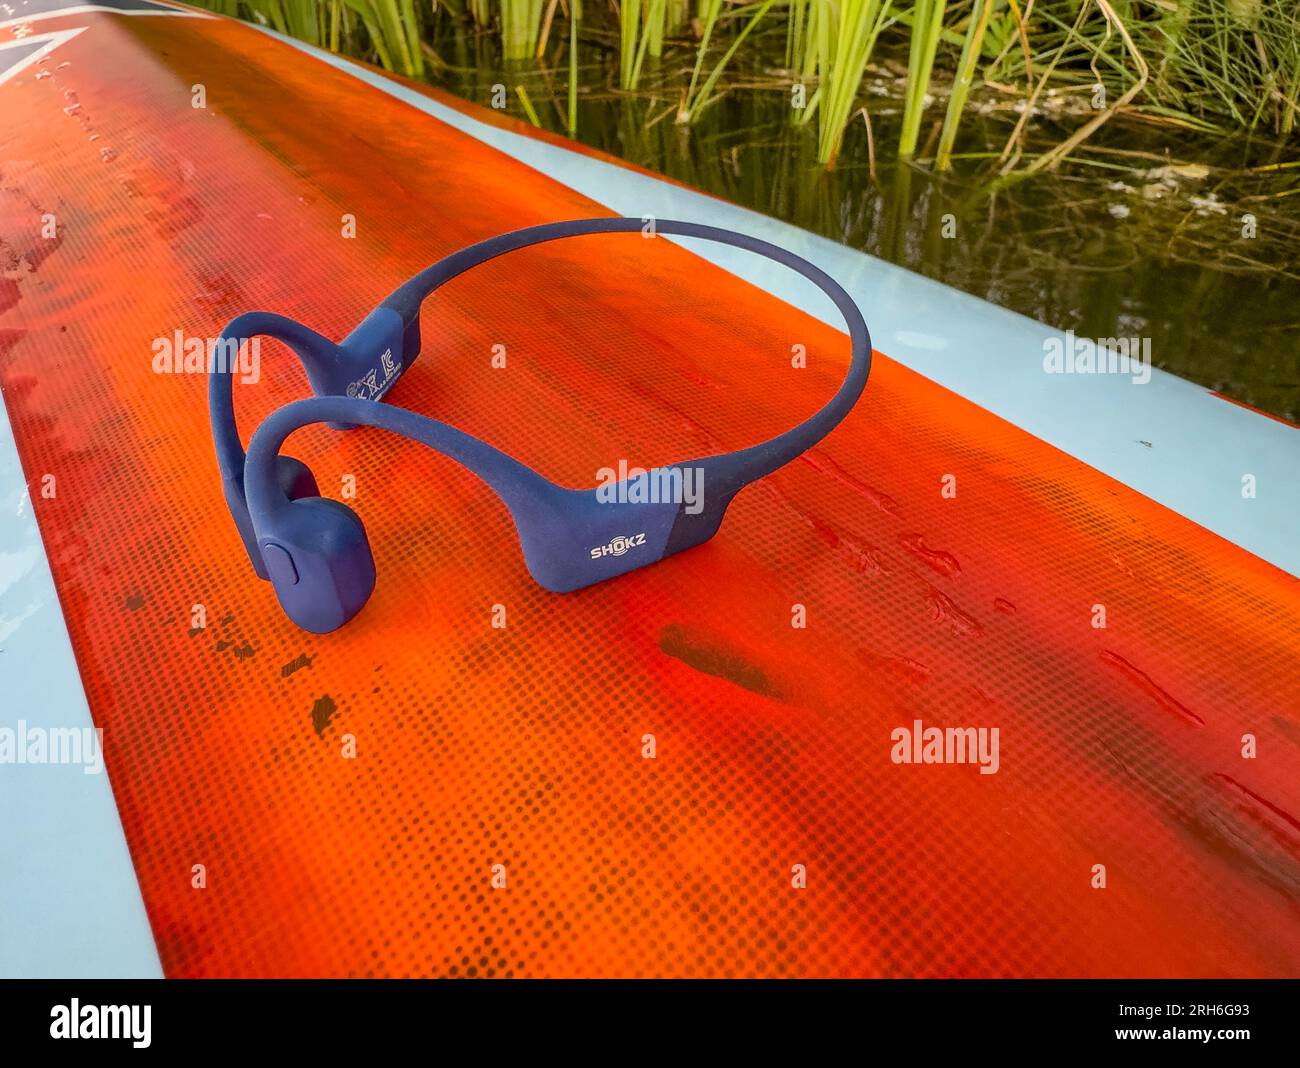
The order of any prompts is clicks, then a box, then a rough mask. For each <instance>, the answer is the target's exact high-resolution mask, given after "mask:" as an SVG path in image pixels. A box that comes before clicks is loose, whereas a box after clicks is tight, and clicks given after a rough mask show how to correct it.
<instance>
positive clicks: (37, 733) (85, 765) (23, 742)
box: [0, 719, 104, 775]
mask: <svg viewBox="0 0 1300 1068" xmlns="http://www.w3.org/2000/svg"><path fill="white" fill-rule="evenodd" d="M0 764H80V765H81V772H82V774H83V775H98V774H99V773H100V772H102V771H103V770H104V728H103V727H29V726H28V725H27V721H26V720H25V719H20V720H19V721H18V726H17V728H14V727H0Z"/></svg>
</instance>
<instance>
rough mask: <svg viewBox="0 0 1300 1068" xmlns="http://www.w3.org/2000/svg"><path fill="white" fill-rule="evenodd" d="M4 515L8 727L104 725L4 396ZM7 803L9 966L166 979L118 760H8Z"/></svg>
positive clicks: (30, 974) (1, 552) (1, 713)
mask: <svg viewBox="0 0 1300 1068" xmlns="http://www.w3.org/2000/svg"><path fill="white" fill-rule="evenodd" d="M53 507H57V504H55V505H53ZM0 517H3V519H2V520H0V694H3V700H2V701H0V728H9V729H10V730H12V731H14V732H15V736H17V735H18V732H19V730H20V728H19V723H20V721H21V722H22V723H25V724H26V728H25V730H26V732H27V733H28V734H29V735H30V733H31V729H32V728H34V727H41V728H45V729H46V730H52V729H60V728H62V729H67V728H71V729H74V730H78V731H80V730H82V729H84V728H89V727H93V726H94V724H93V721H92V719H91V715H90V706H89V704H88V703H87V701H86V694H85V691H84V690H83V689H82V686H81V676H80V674H79V673H78V672H77V662H76V658H75V657H74V656H73V653H72V641H71V639H70V638H69V636H68V629H67V626H66V624H65V622H64V619H63V611H62V609H61V607H60V605H59V598H58V594H57V593H56V592H55V589H54V577H53V575H51V574H50V565H49V561H48V559H47V557H46V555H45V548H44V546H43V545H42V543H41V534H40V530H39V528H38V526H37V523H36V517H35V515H34V514H33V511H32V502H31V500H30V499H29V498H28V490H27V484H26V482H25V481H24V479H23V469H22V464H21V463H20V462H19V460H18V450H17V446H16V444H15V442H14V436H13V430H12V428H11V427H10V425H9V414H8V412H7V411H6V409H5V404H4V403H3V401H2V400H0ZM0 813H3V818H0V921H2V922H3V924H4V930H3V931H2V932H0V976H3V977H5V978H20V979H57V978H67V979H81V978H114V979H116V978H124V979H142V978H156V977H160V976H161V975H162V965H161V963H160V962H159V959H158V951H157V949H156V947H155V946H154V940H153V932H152V931H151V930H150V928H149V919H148V916H147V914H146V913H145V908H144V900H143V898H142V897H141V895H140V885H139V883H138V882H137V880H136V874H135V868H134V866H133V865H132V863H131V854H130V851H129V850H128V849H127V845H126V836H125V834H123V832H122V822H121V820H120V819H119V817H118V813H117V804H116V802H115V800H114V798H113V791H112V787H111V785H110V784H109V779H108V772H107V770H104V769H102V768H101V771H100V772H99V773H98V774H86V770H85V768H84V767H82V766H77V765H71V764H11V763H3V764H0Z"/></svg>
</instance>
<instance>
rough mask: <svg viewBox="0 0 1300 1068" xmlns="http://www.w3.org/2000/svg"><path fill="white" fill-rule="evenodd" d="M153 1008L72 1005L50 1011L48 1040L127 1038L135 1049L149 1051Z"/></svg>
mask: <svg viewBox="0 0 1300 1068" xmlns="http://www.w3.org/2000/svg"><path fill="white" fill-rule="evenodd" d="M152 1017H153V1006H152V1005H83V1004H81V1002H80V1000H78V999H77V998H73V999H72V1002H71V1004H68V1005H55V1006H54V1008H52V1009H50V1037H51V1038H119V1039H121V1038H129V1039H130V1040H131V1045H132V1046H134V1047H135V1048H136V1049H148V1048H149V1043H150V1042H151V1041H152V1038H151V1037H150V1034H149V1032H150V1030H151V1024H152Z"/></svg>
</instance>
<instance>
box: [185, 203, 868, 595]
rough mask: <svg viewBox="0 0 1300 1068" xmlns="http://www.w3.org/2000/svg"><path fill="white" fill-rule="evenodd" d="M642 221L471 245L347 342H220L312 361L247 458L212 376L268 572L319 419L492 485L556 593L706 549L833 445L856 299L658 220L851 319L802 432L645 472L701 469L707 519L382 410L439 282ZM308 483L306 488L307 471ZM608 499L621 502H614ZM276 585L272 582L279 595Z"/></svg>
mask: <svg viewBox="0 0 1300 1068" xmlns="http://www.w3.org/2000/svg"><path fill="white" fill-rule="evenodd" d="M644 225H645V224H644V223H643V222H642V220H640V219H631V218H603V219H580V220H575V221H571V222H559V223H548V224H545V225H542V226H533V227H529V228H527V229H523V230H516V231H514V232H512V233H508V234H502V235H500V236H498V237H493V238H490V239H488V240H486V241H482V242H479V243H478V244H475V245H471V246H469V247H468V248H465V249H462V250H461V251H459V252H455V253H452V254H451V255H449V256H447V257H445V258H444V259H442V260H439V261H438V262H437V263H435V264H433V265H432V266H431V267H428V268H426V269H425V270H424V271H421V272H420V273H419V274H417V275H416V276H415V277H413V278H411V279H410V280H409V281H408V282H406V283H404V284H403V285H401V286H400V287H398V288H397V289H396V290H394V292H393V293H392V294H390V295H389V296H388V297H387V298H386V299H385V300H384V301H383V302H382V303H381V304H380V306H379V307H378V308H376V309H375V311H373V312H371V314H370V315H368V316H367V317H366V319H365V320H363V321H362V323H361V325H360V326H358V327H357V329H356V330H354V331H353V332H352V334H350V335H349V336H348V338H346V339H345V340H344V341H343V342H342V343H341V344H339V345H335V344H334V343H333V342H330V341H328V340H327V339H325V338H323V337H321V335H319V334H316V333H315V332H314V331H311V330H308V329H307V328H306V327H304V326H302V325H301V324H299V323H296V322H294V321H293V320H289V319H284V318H282V317H280V316H273V315H270V314H268V313H252V314H250V315H246V316H240V317H239V318H238V319H236V320H234V321H233V322H232V323H231V324H230V325H229V326H227V328H226V330H225V331H224V332H223V335H222V337H223V338H230V339H241V338H246V337H248V336H250V334H253V333H263V334H267V335H269V336H271V337H276V338H279V339H280V340H282V341H285V342H286V343H287V344H288V345H289V346H290V347H291V348H293V349H294V351H295V352H296V353H297V354H298V356H299V357H300V358H301V359H302V360H303V363H304V364H305V366H306V368H307V372H308V377H309V379H310V380H311V382H312V386H313V388H314V389H315V392H316V393H317V394H318V395H317V396H316V397H314V398H311V399H308V400H301V401H297V402H294V403H292V404H289V405H286V406H285V407H283V408H281V409H279V410H278V411H276V412H275V413H273V414H272V415H271V416H269V417H268V418H267V419H266V421H265V422H264V423H263V424H262V425H261V426H260V427H259V428H258V430H257V432H256V433H255V434H254V436H253V440H252V442H250V445H249V451H248V455H247V457H245V456H244V453H243V449H242V447H241V445H240V441H239V432H238V429H237V427H236V425H235V419H234V405H233V398H232V396H231V389H232V385H231V382H230V381H229V379H230V374H229V372H228V371H227V372H224V373H223V372H214V373H213V375H212V377H211V381H210V393H209V404H210V410H211V414H212V423H213V436H214V441H215V445H216V451H217V458H218V463H219V464H220V466H221V469H222V475H223V483H224V485H225V489H226V498H227V502H228V503H229V504H230V506H231V511H232V513H233V514H234V516H235V520H236V524H237V525H238V526H239V527H240V530H241V533H242V534H243V535H244V541H245V545H246V547H247V548H248V549H249V553H250V557H252V559H253V563H254V567H255V568H256V569H257V570H258V573H259V575H262V577H271V578H273V579H274V578H275V577H276V576H275V575H274V574H270V573H269V572H268V571H267V569H266V568H265V566H264V565H265V561H266V553H265V547H266V544H267V532H268V530H271V529H272V528H274V526H275V524H276V521H277V517H283V515H284V514H285V513H286V510H287V509H289V508H290V507H291V506H292V504H293V503H294V502H293V501H292V500H291V497H293V496H298V497H302V496H312V495H314V494H315V486H314V484H312V485H311V487H310V493H304V492H302V487H301V486H299V487H298V489H297V491H295V490H294V489H292V488H291V487H290V486H289V485H288V482H289V481H291V479H292V478H295V477H298V478H300V477H301V476H302V475H303V473H304V472H305V468H304V469H302V470H301V471H299V470H297V469H291V470H290V471H289V474H288V476H286V468H285V466H284V465H285V463H286V461H287V462H288V463H289V464H296V461H292V460H289V458H287V457H279V450H280V447H281V446H282V444H283V443H284V440H285V439H286V438H287V437H288V436H289V435H290V434H291V433H293V431H295V430H297V429H299V428H300V427H303V426H307V425H309V424H311V423H316V422H330V423H332V424H334V425H337V426H343V427H348V426H355V425H365V426H373V427H378V428H382V429H387V430H391V431H393V432H395V433H398V434H401V435H403V436H406V437H410V438H413V439H415V440H417V441H420V442H422V443H423V444H425V445H428V446H429V447H430V448H433V449H435V450H437V451H440V452H443V453H445V454H446V455H448V456H450V457H452V458H453V459H455V460H457V461H458V462H460V463H462V464H464V465H465V466H466V467H468V468H469V469H470V470H471V471H473V472H474V473H475V474H477V475H478V476H479V477H480V478H482V479H483V481H485V482H486V483H488V485H489V486H491V487H492V489H493V490H495V491H496V493H497V494H498V496H500V497H501V499H502V501H503V502H504V503H505V505H506V507H507V508H508V509H509V510H510V513H511V515H512V516H513V518H514V521H515V526H516V529H517V530H518V533H519V537H520V542H521V544H522V546H523V550H524V556H525V560H526V562H527V564H528V568H529V571H530V572H531V573H532V575H533V577H534V578H535V579H536V580H537V581H538V582H539V583H541V584H542V585H543V586H545V587H546V588H548V589H551V590H555V591H557V592H565V591H568V590H573V589H578V588H580V587H582V586H586V585H589V584H591V583H593V582H598V581H600V580H602V579H605V578H610V577H612V576H614V575H618V574H622V573H624V572H626V571H630V570H633V569H634V568H637V567H641V566H643V565H645V564H648V563H652V562H654V561H656V560H659V559H662V558H663V557H665V556H668V555H671V554H672V553H675V552H679V551H681V550H682V549H685V548H688V547H690V546H692V545H697V544H699V543H700V542H702V541H705V540H707V539H708V538H709V537H711V536H712V535H713V533H714V532H715V531H716V530H717V528H718V525H719V524H720V523H721V521H722V517H723V515H724V513H725V511H726V508H727V505H728V504H730V502H731V499H732V498H733V497H734V496H735V495H736V493H737V492H739V490H741V489H742V488H743V487H744V486H746V485H748V484H749V483H750V482H753V481H754V480H756V479H759V478H762V477H763V476H764V475H767V474H770V473H771V472H772V471H775V470H776V469H777V468H779V467H781V466H783V465H784V464H786V463H789V462H790V461H791V460H793V459H794V458H795V457H797V456H798V455H799V454H800V453H802V452H804V451H805V450H806V449H808V448H810V447H811V446H812V445H814V444H816V443H817V442H818V441H820V440H821V439H822V438H823V437H825V436H826V434H828V433H829V432H830V431H831V430H832V429H833V428H834V427H835V426H836V425H837V424H838V423H839V422H840V420H841V419H843V418H844V416H845V415H847V414H848V412H849V410H850V409H851V408H852V407H853V404H854V403H855V402H856V401H857V399H858V397H859V395H860V394H861V393H862V390H863V388H864V387H865V385H866V382H867V376H868V374H869V372H870V367H871V339H870V335H869V334H868V331H867V325H866V322H865V321H864V320H863V318H862V313H861V312H860V311H859V310H858V307H857V305H856V304H855V303H854V301H853V300H852V298H851V297H850V296H849V295H848V293H847V292H845V290H844V289H843V287H841V286H840V285H839V283H837V282H836V281H835V280H834V279H833V278H831V277H830V276H829V275H828V274H826V273H825V272H824V271H822V270H821V269H820V268H818V267H816V266H814V265H813V264H811V263H809V262H808V261H807V260H805V259H803V258H802V257H799V256H796V255H794V254H793V253H790V252H787V251H785V250H784V249H782V248H779V247H778V246H776V245H773V244H771V243H769V242H766V241H761V240H759V239H757V238H752V237H748V236H746V235H744V234H737V233H733V232H731V231H729V230H723V229H719V228H718V227H714V226H705V225H702V224H698V223H689V222H678V221H673V220H666V219H660V220H657V221H655V223H654V231H655V233H656V234H667V235H673V236H680V237H692V238H701V239H704V240H708V241H714V242H718V243H720V244H724V245H730V246H732V247H735V248H739V249H743V250H746V251H749V252H753V253H756V254H758V255H760V256H764V257H766V258H767V259H770V260H773V261H775V262H777V263H780V264H782V265H783V266H785V267H788V268H790V269H791V270H793V271H795V272H797V273H798V274H800V275H802V276H803V277H805V278H807V279H808V280H809V281H811V282H813V283H814V284H815V285H817V286H818V288H820V289H821V290H822V292H824V293H825V294H826V295H827V296H828V297H829V298H830V300H831V301H832V302H833V303H834V304H835V306H836V307H837V308H838V309H839V310H840V313H841V314H842V315H843V316H844V319H845V322H846V324H847V326H848V333H849V339H850V344H851V354H850V359H849V367H848V371H847V373H846V375H845V378H844V381H843V382H842V383H841V385H840V387H839V389H838V390H837V391H836V392H835V394H834V395H833V396H832V397H831V398H830V400H829V401H828V402H827V403H826V404H825V405H824V406H823V407H822V408H821V409H820V410H819V411H818V412H816V413H814V414H813V415H812V416H810V417H809V418H808V419H806V420H804V421H803V422H802V423H800V424H799V425H798V426H796V427H793V428H792V429H790V430H787V431H785V432H784V433H782V434H779V435H777V436H776V437H774V438H772V439H770V440H769V441H765V442H762V443H760V444H757V445H752V446H749V447H748V448H744V449H740V450H738V451H736V452H730V453H722V454H718V455H714V456H709V457H705V458H703V459H700V460H696V461H692V462H690V463H682V464H673V465H669V466H667V467H663V468H656V469H655V470H654V471H651V472H649V475H650V477H651V478H663V479H667V480H668V481H669V482H671V481H672V479H674V478H678V479H680V478H683V477H687V475H688V473H689V472H690V471H695V472H698V475H697V477H699V478H701V479H702V485H703V490H704V493H703V497H704V500H703V503H702V507H700V508H699V509H698V510H688V509H687V508H686V506H685V503H684V502H673V501H666V502H658V503H650V502H643V501H636V502H631V501H630V500H629V499H628V497H627V495H626V494H624V495H622V496H619V495H618V494H617V493H614V494H612V495H611V494H606V495H605V499H603V498H602V497H601V495H600V494H599V491H597V490H572V489H565V488H563V487H560V486H557V485H555V484H554V483H552V482H550V481H549V480H547V479H546V478H544V477H543V476H541V475H540V474H538V473H537V472H536V471H534V470H533V469H532V468H529V467H527V466H526V465H524V464H522V463H520V462H519V461H518V460H516V459H514V458H513V457H510V456H508V455H506V454H505V453H503V452H501V451H500V450H498V449H496V448H494V447H493V446H491V445H488V444H487V443H486V442H483V441H480V440H479V439H477V438H474V437H472V436H471V435H469V434H466V433H465V432H463V431H461V430H457V429H456V428H455V427H452V426H449V425H448V424H446V423H441V422H438V421H437V420H434V419H429V418H426V417H424V416H420V415H416V414H415V413H412V412H409V411H405V410H403V409H400V408H394V407H392V406H390V405H387V404H376V403H374V401H375V400H378V399H379V397H382V396H383V394H384V393H385V392H387V390H388V389H390V388H391V387H392V385H393V383H394V382H395V381H396V379H397V377H398V376H400V374H401V373H402V372H403V371H404V370H405V369H406V368H408V367H409V366H410V363H411V361H412V360H413V358H414V356H415V355H416V354H418V352H419V345H420V338H419V315H420V308H421V305H422V303H423V301H424V299H425V298H426V297H427V296H429V294H431V293H432V292H434V290H436V289H438V288H439V287H440V286H442V285H444V284H446V283H447V282H449V281H450V280H451V279H453V278H455V277H457V276H458V275H460V274H463V273H464V272H465V271H467V270H470V269H471V268H473V267H476V266H478V265H479V264H482V263H485V262H487V261H488V260H491V259H495V258H496V257H498V256H501V255H504V254H506V253H508V252H513V251H516V250H518V249H523V248H527V247H529V246H531V245H537V244H542V243H544V242H547V241H554V240H558V239H560V238H565V237H576V236H582V235H587V234H606V233H635V232H640V231H643V229H644ZM359 372H360V374H359ZM358 374H359V377H358ZM223 379H224V381H223ZM322 394H323V395H322ZM277 458H278V460H277ZM299 466H300V465H299ZM307 478H308V480H310V474H309V473H307ZM245 491H246V493H247V495H245ZM609 496H613V497H614V500H613V501H610V500H608V499H607V498H608V497H609ZM617 539H624V541H626V540H627V539H633V540H634V541H635V544H634V545H631V546H628V547H626V548H625V549H624V551H621V552H608V553H604V554H601V555H597V554H596V550H599V549H601V548H602V547H604V546H609V545H614V546H616V547H618V546H619V545H620V543H619V542H618V540H617ZM273 555H274V554H273ZM259 564H262V565H263V566H259ZM279 585H280V584H279V583H278V582H277V590H278V589H279ZM281 600H282V602H283V601H284V597H283V595H282V596H281ZM286 607H288V606H287V605H286ZM291 614H293V613H292V612H291Z"/></svg>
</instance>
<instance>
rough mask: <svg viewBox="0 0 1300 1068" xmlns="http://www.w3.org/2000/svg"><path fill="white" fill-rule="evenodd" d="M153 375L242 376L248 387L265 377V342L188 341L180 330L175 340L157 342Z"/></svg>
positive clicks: (192, 338) (252, 339)
mask: <svg viewBox="0 0 1300 1068" xmlns="http://www.w3.org/2000/svg"><path fill="white" fill-rule="evenodd" d="M152 349H153V373H154V374H156V375H206V374H211V373H213V372H214V371H215V372H216V373H217V374H230V375H238V376H239V380H240V382H242V383H243V384H244V385H252V384H253V383H255V382H257V381H258V380H259V379H260V378H261V377H262V347H261V338H256V337H254V338H235V337H186V336H185V333H184V331H182V330H177V331H175V332H173V334H172V336H171V337H156V338H154V339H153V345H152Z"/></svg>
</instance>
